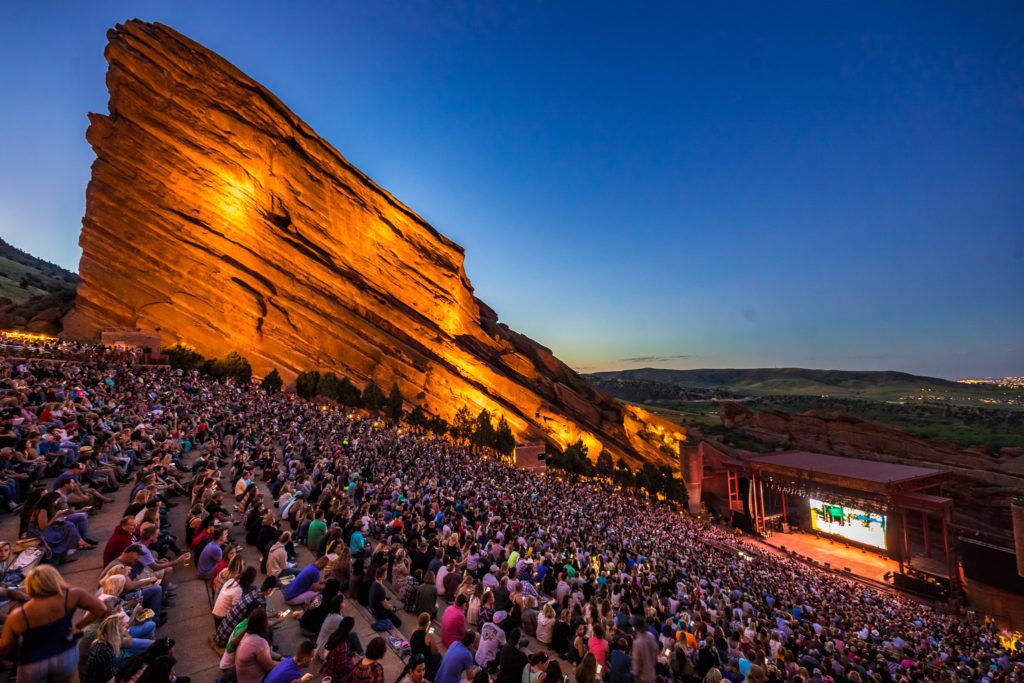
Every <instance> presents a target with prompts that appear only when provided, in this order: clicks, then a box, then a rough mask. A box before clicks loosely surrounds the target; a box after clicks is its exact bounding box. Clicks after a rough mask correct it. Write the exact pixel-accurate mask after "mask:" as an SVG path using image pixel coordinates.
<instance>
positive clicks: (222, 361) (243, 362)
mask: <svg viewBox="0 0 1024 683" xmlns="http://www.w3.org/2000/svg"><path fill="white" fill-rule="evenodd" d="M210 374H212V375H213V376H214V377H218V378H231V379H233V380H235V382H236V383H237V384H248V383H249V382H251V381H252V366H251V365H249V361H248V360H247V359H246V357H245V356H243V355H241V354H240V353H238V352H237V351H232V352H230V353H229V354H228V355H226V356H224V357H223V358H218V359H217V360H215V361H214V362H213V364H212V366H211V368H210Z"/></svg>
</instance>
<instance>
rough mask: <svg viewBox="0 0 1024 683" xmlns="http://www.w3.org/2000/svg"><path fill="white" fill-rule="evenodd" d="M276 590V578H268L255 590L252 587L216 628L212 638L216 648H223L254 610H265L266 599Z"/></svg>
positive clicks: (254, 587)
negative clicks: (236, 628) (233, 632)
mask: <svg viewBox="0 0 1024 683" xmlns="http://www.w3.org/2000/svg"><path fill="white" fill-rule="evenodd" d="M275 590H277V577H276V576H268V577H267V578H266V579H264V580H263V585H262V586H260V587H259V588H257V587H256V586H252V587H251V588H250V589H249V590H248V591H247V592H246V593H245V594H243V595H242V596H241V597H240V598H238V601H237V602H236V603H235V604H234V605H232V607H231V609H230V610H228V615H227V616H226V617H224V619H223V620H222V621H221V622H220V624H219V625H218V626H217V632H216V634H215V635H214V637H213V642H214V644H216V645H217V647H224V646H226V645H227V643H228V638H230V637H231V632H232V631H234V630H235V627H236V626H238V624H239V623H241V621H242V619H245V618H247V617H248V616H249V614H250V613H251V612H252V611H253V610H254V609H256V608H263V609H266V608H267V598H269V597H270V595H271V593H273V592H274V591H275Z"/></svg>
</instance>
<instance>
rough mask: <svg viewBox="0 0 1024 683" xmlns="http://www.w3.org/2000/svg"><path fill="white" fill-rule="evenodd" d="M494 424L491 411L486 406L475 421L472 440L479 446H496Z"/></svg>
mask: <svg viewBox="0 0 1024 683" xmlns="http://www.w3.org/2000/svg"><path fill="white" fill-rule="evenodd" d="M496 436H497V435H496V433H495V431H494V424H493V423H492V422H491V413H490V412H489V411H488V410H487V409H486V408H484V409H483V410H481V411H480V414H479V415H477V416H476V420H474V421H473V433H472V435H471V437H470V442H471V443H472V444H473V445H474V446H475V447H477V448H494V440H495V437H496Z"/></svg>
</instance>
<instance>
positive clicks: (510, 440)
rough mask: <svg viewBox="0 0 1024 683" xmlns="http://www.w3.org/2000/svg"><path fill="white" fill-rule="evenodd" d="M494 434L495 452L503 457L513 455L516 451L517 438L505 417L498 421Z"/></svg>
mask: <svg viewBox="0 0 1024 683" xmlns="http://www.w3.org/2000/svg"><path fill="white" fill-rule="evenodd" d="M494 432H495V434H494V450H496V451H498V452H499V453H501V454H502V455H512V454H513V453H514V452H515V450H516V436H515V434H513V433H512V427H510V426H509V424H508V421H507V420H506V419H505V416H504V415H502V416H501V417H500V418H499V419H498V426H497V427H496V428H495V430H494Z"/></svg>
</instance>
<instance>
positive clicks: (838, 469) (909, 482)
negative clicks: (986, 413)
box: [746, 451, 948, 494]
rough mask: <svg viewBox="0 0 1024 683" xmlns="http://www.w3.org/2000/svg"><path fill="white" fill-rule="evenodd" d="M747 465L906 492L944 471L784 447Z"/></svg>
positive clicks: (805, 478)
mask: <svg viewBox="0 0 1024 683" xmlns="http://www.w3.org/2000/svg"><path fill="white" fill-rule="evenodd" d="M746 464H747V466H748V467H749V468H750V469H751V470H754V471H756V472H758V474H760V475H762V476H775V477H779V478H785V479H791V480H794V481H799V482H810V481H813V482H817V483H820V484H825V485H829V486H835V487H838V488H847V489H853V490H857V491H861V492H865V493H877V494H894V493H909V492H911V491H918V490H921V489H924V488H929V487H931V486H935V485H937V484H940V483H942V482H943V481H944V480H945V479H946V477H947V474H948V473H947V472H946V471H944V470H936V469H932V468H929V467H915V466H912V465H899V464H896V463H889V462H878V461H875V460H859V459H856V458H844V457H840V456H837V455H826V454H824V453H808V452H807V451H785V452H783V453H773V454H770V455H763V456H757V457H754V458H750V459H749V460H747V462H746Z"/></svg>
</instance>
